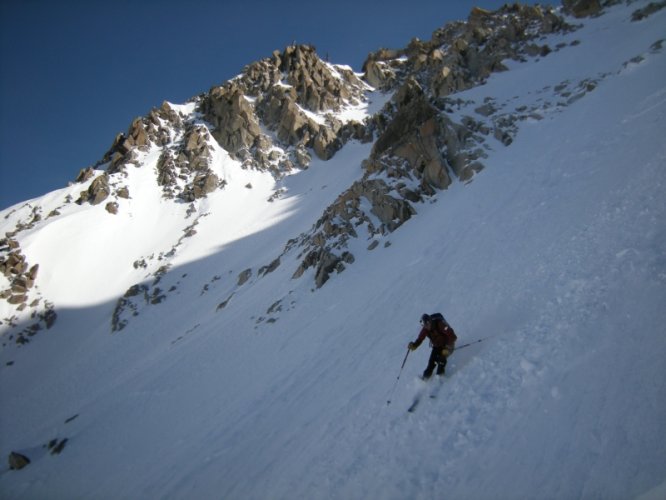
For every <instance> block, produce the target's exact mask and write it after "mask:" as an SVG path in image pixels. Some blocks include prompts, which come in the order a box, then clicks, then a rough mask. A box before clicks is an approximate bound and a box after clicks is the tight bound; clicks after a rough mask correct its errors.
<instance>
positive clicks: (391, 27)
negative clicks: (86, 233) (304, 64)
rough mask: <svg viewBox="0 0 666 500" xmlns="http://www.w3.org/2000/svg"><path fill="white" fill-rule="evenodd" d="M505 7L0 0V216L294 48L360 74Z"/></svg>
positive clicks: (452, 0)
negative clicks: (378, 54) (125, 136)
mask: <svg viewBox="0 0 666 500" xmlns="http://www.w3.org/2000/svg"><path fill="white" fill-rule="evenodd" d="M504 3H506V2H505V0H479V1H478V2H474V1H468V0H448V1H443V0H410V1H407V0H401V1H395V0H383V1H362V0H358V1H349V0H338V1H336V2H332V1H326V2H323V1H321V2H320V1H316V0H309V1H301V0H298V1H297V0H293V1H289V0H284V1H279V2H278V1H270V0H266V1H259V0H245V1H238V2H229V1H213V0H183V1H172V0H162V1H160V0H114V1H107V0H0V63H1V64H0V209H4V208H7V207H8V206H10V205H13V204H15V203H18V202H21V201H24V200H27V199H30V198H34V197H36V196H41V195H43V194H45V193H47V192H49V191H52V190H54V189H58V188H61V187H64V186H66V185H67V183H68V182H69V181H71V180H73V179H74V178H75V177H76V176H77V174H78V172H79V170H80V169H82V168H85V167H87V166H89V165H91V164H93V163H94V162H96V161H97V160H99V159H100V158H101V157H102V156H103V155H104V153H105V152H106V151H107V150H108V148H109V147H110V146H111V143H112V142H113V139H114V138H115V136H116V134H117V133H119V132H125V131H126V130H127V128H128V126H129V124H130V122H131V121H132V120H133V119H134V118H135V117H137V116H143V115H145V114H147V113H148V112H149V111H150V109H151V108H153V107H156V106H159V105H160V104H161V103H162V102H163V101H165V100H167V101H171V102H174V103H182V102H184V101H186V100H187V99H188V98H190V97H192V96H194V95H196V94H199V93H201V92H205V91H207V90H208V89H210V87H212V86H213V85H216V84H220V83H222V82H224V81H226V80H228V79H229V78H232V77H234V76H235V75H237V74H239V73H240V72H241V71H242V69H243V66H245V65H246V64H249V63H251V62H253V61H256V60H258V59H261V58H263V57H268V56H270V55H271V53H272V52H273V50H275V49H280V50H282V49H283V48H284V47H285V46H286V45H289V44H291V43H292V42H294V41H296V42H297V43H308V44H311V45H314V46H315V47H316V48H317V52H318V53H319V55H320V56H322V57H325V56H328V57H329V60H330V61H331V62H333V63H339V64H347V65H350V66H352V67H353V68H354V69H355V70H356V71H360V69H361V66H362V64H363V61H364V60H365V58H366V56H367V54H368V53H369V52H371V51H374V50H377V49H378V48H380V47H388V48H399V47H404V46H405V45H406V44H407V43H408V42H409V41H410V39H411V38H413V37H419V38H421V39H429V38H430V35H431V34H432V32H433V31H434V30H435V29H436V28H438V27H440V26H442V25H444V24H445V23H446V22H448V21H450V20H458V19H466V18H467V15H468V14H469V11H470V9H471V8H472V6H473V5H479V6H482V7H485V8H488V9H493V10H494V9H497V8H499V7H500V6H502V5H503V4H504ZM530 3H531V2H530Z"/></svg>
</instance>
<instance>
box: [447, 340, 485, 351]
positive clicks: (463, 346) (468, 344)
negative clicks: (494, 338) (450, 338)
mask: <svg viewBox="0 0 666 500" xmlns="http://www.w3.org/2000/svg"><path fill="white" fill-rule="evenodd" d="M487 338H488V337H484V338H482V339H479V340H474V341H473V342H469V343H467V344H463V345H461V346H457V347H456V349H455V350H456V351H458V350H460V349H464V348H465V347H469V346H471V345H472V344H478V343H479V342H483V341H484V340H486V339H487Z"/></svg>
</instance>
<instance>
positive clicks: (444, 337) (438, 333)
mask: <svg viewBox="0 0 666 500" xmlns="http://www.w3.org/2000/svg"><path fill="white" fill-rule="evenodd" d="M426 337H428V338H429V339H430V342H431V343H432V345H433V346H434V347H442V348H444V347H448V346H452V345H455V343H456V340H458V337H457V336H456V334H455V332H454V331H453V328H451V327H450V326H449V325H447V324H446V323H444V322H443V321H434V322H433V325H432V328H431V329H430V330H428V329H427V328H426V327H425V326H424V327H423V328H421V332H419V336H418V338H417V339H416V342H414V344H415V346H416V347H418V346H420V345H421V343H422V342H423V341H424V340H425V338H426Z"/></svg>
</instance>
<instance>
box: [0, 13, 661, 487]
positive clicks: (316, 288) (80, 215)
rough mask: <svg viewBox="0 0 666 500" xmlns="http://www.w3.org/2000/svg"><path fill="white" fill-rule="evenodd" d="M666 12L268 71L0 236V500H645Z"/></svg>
mask: <svg viewBox="0 0 666 500" xmlns="http://www.w3.org/2000/svg"><path fill="white" fill-rule="evenodd" d="M663 7H664V2H661V3H654V2H653V3H649V2H645V1H628V2H620V1H606V2H598V1H596V0H595V1H587V0H579V1H568V0H567V1H565V2H563V5H562V6H561V7H557V8H554V7H543V6H524V5H520V4H512V5H508V4H507V5H506V6H504V7H503V8H502V9H500V10H497V11H494V12H491V11H487V10H484V9H482V8H474V9H473V10H472V11H471V13H470V15H469V17H468V19H467V20H465V21H460V22H455V23H451V24H448V25H446V26H443V27H442V28H440V29H438V30H436V31H435V32H434V33H433V34H432V37H431V39H430V40H427V41H422V40H418V39H414V40H412V41H411V42H410V43H409V45H408V46H407V47H405V48H402V49H380V50H378V51H376V52H374V53H372V54H370V55H369V56H368V57H367V59H366V61H365V64H364V65H363V68H362V72H361V73H355V72H354V71H353V70H352V69H351V68H349V67H347V66H344V65H339V64H333V63H331V62H329V61H327V60H325V58H322V57H320V55H318V54H317V51H316V49H315V48H314V47H312V46H309V45H291V46H288V47H286V48H284V49H283V50H281V51H280V50H276V51H275V52H273V54H271V55H270V57H267V58H265V59H262V60H260V61H257V62H254V63H252V64H249V65H248V66H246V67H245V68H244V69H243V71H242V73H241V74H240V75H238V76H237V77H235V78H233V79H232V80H230V81H228V82H225V83H223V84H221V85H216V86H214V87H212V88H211V89H210V90H208V91H207V92H203V93H201V94H200V95H197V96H195V97H193V98H192V99H190V100H189V101H188V102H186V103H183V104H174V103H169V102H165V103H164V104H163V105H162V106H161V107H159V108H158V109H154V110H152V111H151V112H150V113H149V114H148V115H147V116H143V117H139V118H136V119H135V120H134V121H133V122H132V123H131V124H130V126H129V129H128V130H127V132H125V133H121V134H118V136H117V137H116V138H115V139H114V140H113V141H110V142H111V147H110V148H109V150H108V151H107V152H106V153H105V154H104V155H103V156H102V158H101V159H100V161H99V162H97V163H96V164H95V165H93V166H91V167H88V168H85V169H83V170H81V172H80V173H79V175H78V176H77V177H76V179H75V180H74V181H73V182H72V183H71V184H70V185H69V186H67V187H65V188H62V189H59V190H56V191H53V192H51V193H48V194H46V195H44V196H42V197H40V198H36V199H34V200H30V201H27V202H25V203H20V204H18V205H15V206H14V207H11V208H9V209H7V210H5V211H3V212H1V213H0V215H1V216H2V217H1V220H0V224H1V225H2V228H1V229H2V231H1V232H0V234H2V235H3V239H2V240H0V332H1V335H2V337H1V338H2V350H1V351H0V358H1V363H0V373H1V375H0V397H1V401H0V403H1V404H2V407H3V410H2V412H1V415H2V416H1V417H0V437H1V438H0V454H3V455H4V456H5V457H7V456H8V457H10V463H11V464H12V465H11V468H12V469H20V470H11V471H10V470H8V469H5V470H2V471H0V491H3V494H5V495H7V496H8V497H11V498H63V497H67V498H71V497H86V498H137V497H139V498H143V497H158V498H161V497H166V498H185V497H187V498H191V497H192V496H199V497H203V498H219V497H223V498H294V497H296V498H301V497H302V498H313V497H323V498H426V497H433V496H435V497H441V496H451V497H453V498H497V497H498V496H499V497H507V498H534V497H546V498H580V497H585V498H588V497H602V498H636V497H638V496H639V495H645V497H644V498H658V497H659V496H660V495H662V494H663V492H664V488H665V487H664V484H666V483H665V482H664V481H666V475H665V474H664V470H663V463H664V461H665V460H666V446H665V445H664V444H663V443H666V439H665V438H666V435H664V434H665V433H664V427H663V424H662V422H663V421H664V419H666V382H665V381H664V378H663V374H662V371H663V361H662V360H663V359H664V356H666V341H664V339H663V335H661V332H663V324H664V322H665V321H666V316H665V313H664V310H663V303H664V300H665V299H666V279H665V278H666V270H665V267H664V262H666V257H665V255H664V248H666V237H665V233H664V230H663V220H664V216H666V202H665V200H666V197H664V196H663V185H664V180H665V179H664V171H663V159H664V158H665V157H666V150H665V149H664V145H663V141H661V140H660V138H661V135H660V133H661V132H660V131H661V130H663V127H664V123H665V122H666V101H665V100H664V81H665V80H664V76H665V75H666V61H665V59H664V50H663V44H664V34H663V29H662V27H663V26H664V25H665V21H666V18H665V17H664V16H665V15H666V14H665V12H666V10H665V9H663ZM436 310H441V311H442V312H443V313H444V314H445V316H446V318H447V320H448V321H449V323H450V324H451V325H452V326H453V327H454V328H455V330H456V332H457V334H458V337H459V343H460V344H461V345H462V344H470V346H469V347H468V348H465V349H464V350H462V349H461V350H459V351H457V352H454V354H453V355H452V357H451V359H450V364H449V367H448V368H447V370H448V371H447V375H446V377H445V378H444V381H443V382H442V383H441V387H438V390H437V391H436V392H437V397H436V398H432V399H431V398H424V400H423V401H422V402H421V403H420V404H419V406H418V410H417V411H415V412H407V411H406V410H407V408H409V407H412V404H413V401H414V400H415V398H416V399H418V398H420V395H421V394H423V393H424V392H425V391H431V387H430V386H426V385H424V384H423V382H421V381H420V380H418V379H417V378H416V375H417V374H418V373H420V372H421V371H422V370H423V368H424V366H425V359H424V358H423V357H422V356H427V355H426V354H424V353H423V352H416V353H414V354H413V355H412V356H411V357H410V359H409V360H407V361H406V363H405V364H404V365H403V366H404V373H402V374H401V376H400V378H399V379H398V380H396V376H397V375H398V373H399V369H400V362H401V361H402V360H403V359H406V358H404V355H405V350H406V346H407V343H408V341H409V340H412V339H413V338H414V337H415V334H416V333H417V332H418V319H419V318H420V316H421V314H422V313H424V312H425V313H432V312H435V311H436ZM422 351H424V349H423V350H422ZM394 382H396V383H395V385H394ZM392 387H393V389H392ZM391 390H393V391H395V392H394V393H391V394H392V397H391V401H392V404H391V405H386V400H387V394H389V393H390V391H391ZM507 458H508V460H507Z"/></svg>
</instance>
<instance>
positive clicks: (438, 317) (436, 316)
mask: <svg viewBox="0 0 666 500" xmlns="http://www.w3.org/2000/svg"><path fill="white" fill-rule="evenodd" d="M430 321H432V322H434V323H436V322H437V321H441V322H442V323H444V326H445V327H446V330H447V336H448V337H449V341H453V342H455V341H456V340H458V336H457V335H456V332H454V331H453V328H451V325H449V322H448V321H446V319H444V315H443V314H442V313H434V314H431V315H430Z"/></svg>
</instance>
